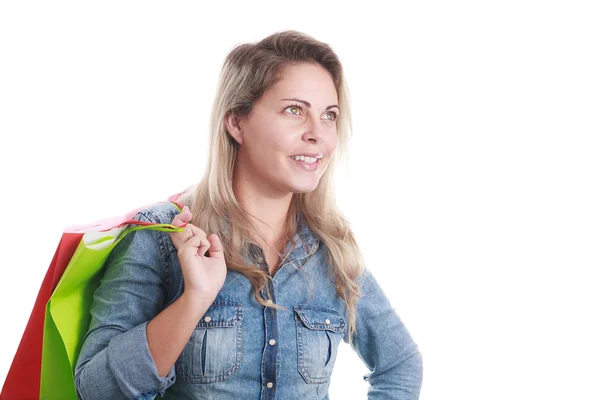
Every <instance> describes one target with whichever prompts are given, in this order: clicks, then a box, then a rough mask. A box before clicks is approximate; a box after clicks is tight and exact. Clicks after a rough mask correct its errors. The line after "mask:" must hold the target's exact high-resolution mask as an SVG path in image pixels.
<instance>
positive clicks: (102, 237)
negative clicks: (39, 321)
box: [40, 206, 183, 400]
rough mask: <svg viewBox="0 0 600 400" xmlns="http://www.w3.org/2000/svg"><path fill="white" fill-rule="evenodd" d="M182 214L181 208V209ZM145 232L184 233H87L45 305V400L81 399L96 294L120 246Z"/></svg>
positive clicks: (163, 227) (132, 227) (135, 225)
mask: <svg viewBox="0 0 600 400" xmlns="http://www.w3.org/2000/svg"><path fill="white" fill-rule="evenodd" d="M177 208H178V209H179V210H180V211H181V208H180V207H179V206H177ZM140 229H152V230H159V231H164V232H180V231H182V230H183V227H177V226H174V225H170V224H152V223H147V222H142V221H133V220H129V221H127V225H125V224H121V225H119V226H117V227H114V228H112V229H110V230H107V231H88V232H86V233H85V234H84V235H83V237H82V239H81V241H80V242H79V245H78V247H77V249H76V250H75V253H74V254H73V256H72V257H71V260H70V261H69V264H68V265H67V268H66V269H65V272H64V273H63V275H62V277H61V279H60V281H59V282H58V284H57V286H56V289H55V290H54V292H53V293H52V296H50V300H49V301H48V303H47V304H46V315H45V318H44V334H43V343H42V370H41V377H40V399H44V400H46V399H60V400H68V399H77V395H76V392H75V382H74V372H75V363H76V362H77V358H78V356H79V352H80V350H81V345H82V344H83V338H84V336H85V334H86V332H87V330H88V328H89V324H90V320H91V316H90V312H89V310H90V308H91V305H92V299H93V294H94V291H95V290H96V289H97V288H98V286H99V285H100V280H101V278H102V272H103V270H104V268H103V267H104V263H105V261H106V259H107V258H108V256H109V255H110V252H111V251H112V250H113V249H114V248H115V246H116V245H117V244H118V243H119V242H120V241H121V240H122V239H123V238H124V237H125V236H126V235H127V234H129V233H131V232H133V231H136V230H140Z"/></svg>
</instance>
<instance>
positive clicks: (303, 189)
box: [290, 182, 319, 193]
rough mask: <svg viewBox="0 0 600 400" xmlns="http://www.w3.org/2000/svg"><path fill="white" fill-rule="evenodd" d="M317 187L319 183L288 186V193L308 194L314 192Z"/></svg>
mask: <svg viewBox="0 0 600 400" xmlns="http://www.w3.org/2000/svg"><path fill="white" fill-rule="evenodd" d="M317 186H319V182H317V183H316V184H306V185H298V184H296V185H290V191H291V192H292V193H310V192H312V191H313V190H315V189H316V188H317Z"/></svg>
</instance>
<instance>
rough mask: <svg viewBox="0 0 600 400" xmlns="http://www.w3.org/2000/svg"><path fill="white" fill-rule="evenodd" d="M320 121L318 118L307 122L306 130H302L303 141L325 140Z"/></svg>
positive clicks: (316, 141) (318, 141)
mask: <svg viewBox="0 0 600 400" xmlns="http://www.w3.org/2000/svg"><path fill="white" fill-rule="evenodd" d="M320 123H321V121H320V120H319V119H316V121H315V122H313V123H312V124H309V127H308V130H307V131H306V132H304V135H303V137H302V138H303V139H304V140H305V141H310V142H313V143H315V144H321V143H323V140H325V133H324V130H323V127H322V126H321V125H320Z"/></svg>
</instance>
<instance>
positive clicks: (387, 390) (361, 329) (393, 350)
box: [344, 269, 423, 400]
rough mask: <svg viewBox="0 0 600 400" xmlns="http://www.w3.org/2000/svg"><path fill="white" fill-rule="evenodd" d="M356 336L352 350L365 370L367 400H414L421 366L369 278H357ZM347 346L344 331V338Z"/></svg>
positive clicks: (414, 347)
mask: <svg viewBox="0 0 600 400" xmlns="http://www.w3.org/2000/svg"><path fill="white" fill-rule="evenodd" d="M360 287H361V298H360V299H359V301H358V304H357V314H356V324H357V325H356V329H357V332H356V334H355V335H354V336H353V337H352V349H353V350H354V351H355V352H356V353H357V354H358V356H359V357H360V359H361V360H362V361H363V362H364V364H365V365H366V366H367V368H368V369H369V371H370V372H369V373H367V374H366V375H364V377H363V379H364V380H366V381H368V382H369V385H370V386H369V389H368V398H369V399H370V400H387V399H390V400H391V399H394V400H415V399H418V398H419V395H420V392H421V384H422V381H423V362H422V357H421V353H420V351H419V348H418V346H417V344H416V343H415V342H414V341H413V339H412V337H411V335H410V334H409V332H408V330H407V329H406V327H405V326H404V324H403V323H402V321H401V320H400V317H399V316H398V314H397V313H396V311H395V309H394V308H393V307H392V305H391V304H390V302H389V299H388V298H387V297H386V295H385V293H384V292H383V290H382V288H381V287H380V286H379V284H378V282H377V280H376V279H375V277H374V276H373V274H372V273H371V272H370V271H369V270H368V269H366V270H365V271H364V273H363V275H362V276H361V283H360ZM344 341H345V342H346V343H348V331H347V330H346V332H345V334H344Z"/></svg>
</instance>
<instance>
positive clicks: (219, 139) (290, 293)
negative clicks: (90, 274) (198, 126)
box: [75, 31, 422, 399]
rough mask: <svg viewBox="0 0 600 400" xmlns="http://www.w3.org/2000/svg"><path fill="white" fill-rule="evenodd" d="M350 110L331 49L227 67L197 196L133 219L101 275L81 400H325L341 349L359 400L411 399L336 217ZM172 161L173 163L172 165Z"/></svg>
mask: <svg viewBox="0 0 600 400" xmlns="http://www.w3.org/2000/svg"><path fill="white" fill-rule="evenodd" d="M350 125H351V119H350V108H349V104H348V92H347V88H346V84H345V80H344V77H343V71H342V66H341V64H340V61H339V60H338V58H337V56H336V55H335V53H334V52H333V51H332V49H331V48H330V47H329V46H328V45H326V44H324V43H321V42H319V41H317V40H315V39H314V38H312V37H310V36H308V35H305V34H302V33H299V32H296V31H285V32H279V33H276V34H273V35H271V36H269V37H267V38H265V39H263V40H262V41H260V42H258V43H256V44H243V45H240V46H238V47H236V48H235V49H233V50H232V51H231V53H230V54H229V55H228V56H227V58H226V60H225V63H224V65H223V70H222V73H221V76H220V83H219V88H218V92H217V96H216V99H215V102H214V106H213V110H212V125H211V134H212V136H211V142H210V154H209V159H208V166H207V169H206V173H205V175H204V177H203V179H202V180H201V181H200V183H199V184H198V185H197V186H196V187H195V188H193V189H190V190H188V191H187V192H186V193H185V194H184V195H183V196H182V197H181V198H180V201H181V202H182V203H184V204H185V205H186V206H185V207H184V208H183V210H182V211H181V212H180V213H179V211H178V210H177V208H176V207H175V206H174V205H173V204H171V203H161V204H159V205H155V206H152V207H149V208H147V209H145V210H142V211H141V212H139V213H138V215H137V216H136V219H140V220H144V221H150V222H156V223H173V224H178V225H180V224H182V223H187V226H186V228H185V230H184V231H183V232H180V233H171V234H167V233H164V232H156V231H138V232H135V233H133V234H131V235H129V236H128V237H126V238H125V239H124V240H123V241H122V242H120V244H119V245H118V246H117V247H116V248H115V250H114V251H113V253H112V254H111V256H110V258H109V260H108V261H107V267H106V272H105V275H104V277H103V280H102V283H101V285H100V287H99V288H98V290H97V291H96V293H95V295H94V303H93V305H92V308H91V313H92V321H91V324H90V327H89V331H88V333H87V335H86V337H85V341H84V344H83V347H82V350H81V353H80V356H79V359H78V362H77V366H76V370H75V381H76V387H77V391H78V395H79V397H80V398H82V399H105V398H106V399H117V398H131V399H151V398H154V397H156V396H157V395H158V396H161V397H165V398H173V399H259V398H260V399H326V398H328V388H329V382H330V376H331V373H332V370H333V365H334V363H335V359H336V354H337V349H338V345H339V343H340V341H341V340H342V339H343V340H344V341H345V342H347V343H349V344H350V345H351V346H352V348H353V349H354V350H355V351H356V352H357V353H358V355H359V356H360V358H361V359H362V360H363V361H364V363H365V365H366V366H367V367H368V368H369V370H370V371H371V372H370V373H368V374H367V375H365V379H366V380H368V381H369V383H370V385H371V386H370V388H369V398H371V399H376V398H377V399H384V398H385V399H392V398H393V399H417V398H418V397H419V392H420V388H421V381H422V364H421V354H420V352H419V350H418V347H417V345H416V344H415V343H414V342H413V340H412V338H411V336H410V334H409V333H408V331H407V330H406V328H405V327H404V325H403V324H402V322H401V320H400V318H399V317H398V315H397V314H396V313H395V311H394V309H393V308H392V307H391V305H390V303H389V301H388V299H387V297H386V296H385V294H384V293H383V292H382V290H381V288H380V286H379V285H378V284H377V282H376V280H375V278H374V277H373V275H372V274H371V273H370V272H369V271H368V270H367V269H365V268H364V266H363V261H362V258H361V255H360V251H359V248H358V245H357V243H356V241H355V239H354V235H353V233H352V231H351V229H350V227H349V223H348V222H347V221H346V220H345V219H344V217H343V215H342V214H341V213H340V211H339V210H338V209H337V207H336V203H335V199H334V190H333V176H334V169H333V165H331V164H332V163H333V164H336V163H337V162H338V161H339V159H340V157H341V156H342V155H343V153H344V150H345V149H346V147H347V145H348V140H349V133H350ZM174 150H175V151H186V150H187V149H185V148H181V149H177V148H176V149H174Z"/></svg>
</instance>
